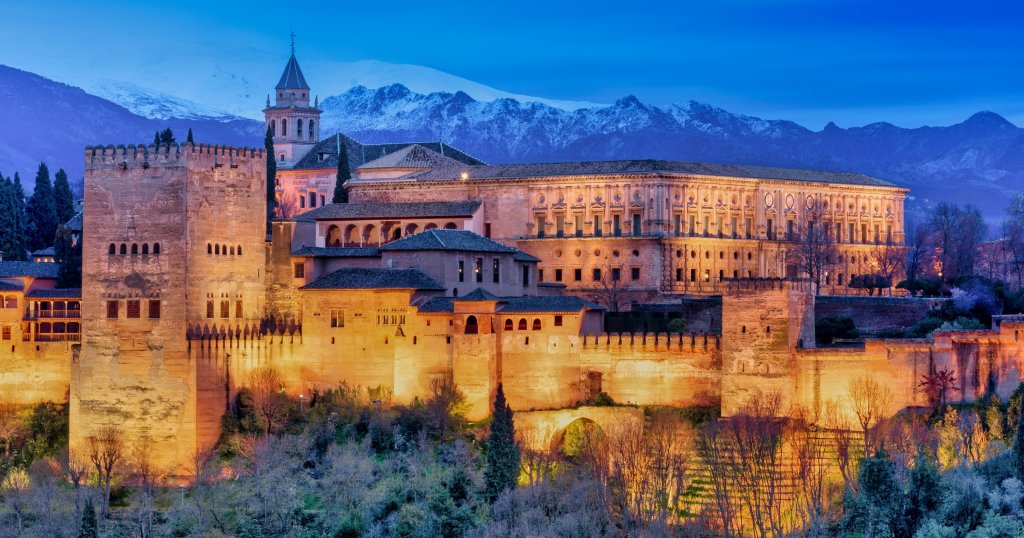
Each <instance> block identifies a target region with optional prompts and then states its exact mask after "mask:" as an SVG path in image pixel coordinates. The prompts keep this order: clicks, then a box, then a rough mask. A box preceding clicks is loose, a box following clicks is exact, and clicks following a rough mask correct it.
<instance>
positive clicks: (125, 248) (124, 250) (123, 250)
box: [121, 243, 128, 255]
mask: <svg viewBox="0 0 1024 538" xmlns="http://www.w3.org/2000/svg"><path fill="white" fill-rule="evenodd" d="M121 254H122V255H123V254H128V245H126V244H124V243H121Z"/></svg>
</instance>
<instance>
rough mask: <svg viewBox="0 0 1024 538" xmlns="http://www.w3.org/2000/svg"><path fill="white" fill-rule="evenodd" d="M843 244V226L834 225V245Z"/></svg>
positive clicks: (839, 223)
mask: <svg viewBox="0 0 1024 538" xmlns="http://www.w3.org/2000/svg"><path fill="white" fill-rule="evenodd" d="M842 242H843V224H842V223H841V222H837V223H836V243H842Z"/></svg>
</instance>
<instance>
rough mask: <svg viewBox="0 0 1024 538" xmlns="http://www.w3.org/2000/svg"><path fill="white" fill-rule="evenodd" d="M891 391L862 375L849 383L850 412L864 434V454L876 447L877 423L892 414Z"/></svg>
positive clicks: (869, 377) (871, 377)
mask: <svg viewBox="0 0 1024 538" xmlns="http://www.w3.org/2000/svg"><path fill="white" fill-rule="evenodd" d="M892 400H893V395H892V391H891V390H889V387H887V386H884V385H882V384H881V383H879V382H878V380H876V379H875V378H874V377H873V376H870V375H864V376H861V377H858V378H855V379H853V380H852V381H850V392H849V404H850V410H851V411H853V414H854V415H855V416H856V417H857V423H858V424H859V425H860V428H861V432H863V434H864V450H865V453H867V452H870V451H871V450H872V449H873V448H875V447H876V443H875V441H876V437H877V436H876V435H875V433H876V429H877V427H878V424H879V422H881V421H882V420H883V419H885V418H888V417H889V415H890V413H891V412H892V405H893V403H892Z"/></svg>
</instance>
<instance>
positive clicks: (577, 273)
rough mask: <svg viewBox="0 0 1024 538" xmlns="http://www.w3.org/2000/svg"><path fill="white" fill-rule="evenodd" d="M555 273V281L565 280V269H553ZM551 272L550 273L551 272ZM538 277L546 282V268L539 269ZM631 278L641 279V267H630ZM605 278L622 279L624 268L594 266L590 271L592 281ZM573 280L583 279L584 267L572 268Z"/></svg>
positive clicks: (600, 280) (599, 280)
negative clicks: (605, 268) (607, 268)
mask: <svg viewBox="0 0 1024 538" xmlns="http://www.w3.org/2000/svg"><path fill="white" fill-rule="evenodd" d="M552 272H553V273H554V280H553V281H554V282H563V281H564V279H565V270H564V269H561V268H558V269H554V270H553V271H552ZM549 274H550V273H549ZM538 278H539V280H540V281H541V282H544V269H540V270H539V271H538ZM629 278H630V280H640V268H639V267H630V268H629ZM603 279H610V280H611V281H612V282H621V281H622V268H620V267H612V268H610V269H609V270H608V271H607V272H606V271H605V270H604V269H600V268H594V269H591V271H590V280H591V281H592V282H602V280H603ZM572 280H573V282H582V281H583V269H582V268H579V267H577V268H575V269H572Z"/></svg>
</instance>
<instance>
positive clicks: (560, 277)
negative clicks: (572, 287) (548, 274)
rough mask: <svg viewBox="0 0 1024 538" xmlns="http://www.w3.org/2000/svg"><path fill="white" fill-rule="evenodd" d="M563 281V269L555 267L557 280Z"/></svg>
mask: <svg viewBox="0 0 1024 538" xmlns="http://www.w3.org/2000/svg"><path fill="white" fill-rule="evenodd" d="M561 281H562V270H561V269H555V282H561Z"/></svg>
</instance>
